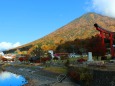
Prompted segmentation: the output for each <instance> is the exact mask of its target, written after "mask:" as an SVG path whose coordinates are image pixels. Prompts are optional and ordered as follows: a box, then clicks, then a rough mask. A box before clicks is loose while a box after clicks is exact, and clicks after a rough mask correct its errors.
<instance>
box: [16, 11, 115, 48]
mask: <svg viewBox="0 0 115 86" xmlns="http://www.w3.org/2000/svg"><path fill="white" fill-rule="evenodd" d="M94 23H97V24H99V25H100V26H101V27H103V28H105V29H107V30H110V31H113V32H115V19H114V18H110V17H107V16H102V15H100V14H96V13H87V14H84V15H83V16H81V17H80V18H77V19H75V20H73V21H72V22H70V23H68V24H67V25H65V26H63V27H61V28H59V29H57V30H56V31H54V32H52V33H50V34H48V35H46V36H44V37H43V38H41V39H38V40H35V41H33V42H31V43H28V44H25V45H22V46H20V47H18V48H22V47H26V46H29V45H34V44H37V43H41V44H55V43H59V42H60V41H63V42H66V41H72V40H75V39H76V38H78V39H85V38H88V37H91V36H94V35H96V34H97V33H98V31H96V29H95V27H94V26H93V25H94Z"/></svg>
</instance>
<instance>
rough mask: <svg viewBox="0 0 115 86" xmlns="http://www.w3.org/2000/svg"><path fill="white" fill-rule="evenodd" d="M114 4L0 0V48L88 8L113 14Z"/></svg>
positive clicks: (52, 27)
mask: <svg viewBox="0 0 115 86" xmlns="http://www.w3.org/2000/svg"><path fill="white" fill-rule="evenodd" d="M100 3H101V4H100ZM102 3H103V4H102ZM114 4H115V0H113V1H112V0H111V2H110V0H102V1H101V0H0V32H1V33H0V50H1V49H9V48H12V47H17V46H20V45H23V44H26V43H29V42H32V41H34V40H37V39H39V38H42V37H44V36H45V35H48V34H49V33H51V32H53V31H55V30H57V29H58V28H60V27H62V26H64V25H66V24H68V23H69V22H71V21H72V20H74V19H75V18H78V17H80V16H82V15H83V14H85V13H87V12H97V13H100V14H104V15H107V16H111V17H114V15H115V11H114V9H115V6H114ZM106 6H108V9H107V8H106ZM110 12H112V13H111V15H110Z"/></svg>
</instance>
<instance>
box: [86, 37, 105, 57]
mask: <svg viewBox="0 0 115 86" xmlns="http://www.w3.org/2000/svg"><path fill="white" fill-rule="evenodd" d="M87 47H88V48H87V49H88V52H89V51H90V52H92V54H93V56H97V59H98V57H99V56H104V55H105V54H106V47H105V45H103V44H102V39H101V38H100V37H99V36H95V37H92V38H91V39H89V43H88V46H87Z"/></svg>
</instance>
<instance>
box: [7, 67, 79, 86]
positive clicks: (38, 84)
mask: <svg viewBox="0 0 115 86" xmlns="http://www.w3.org/2000/svg"><path fill="white" fill-rule="evenodd" d="M5 70H6V71H9V72H12V73H15V74H18V75H22V76H23V77H25V79H26V80H27V81H28V83H27V84H25V85H23V86H79V85H77V84H76V83H74V82H71V81H70V80H69V79H65V80H64V81H63V82H62V83H57V76H58V75H59V74H56V73H52V72H49V71H44V70H43V69H42V68H40V67H36V68H35V69H34V70H33V69H31V68H25V67H15V66H7V67H5Z"/></svg>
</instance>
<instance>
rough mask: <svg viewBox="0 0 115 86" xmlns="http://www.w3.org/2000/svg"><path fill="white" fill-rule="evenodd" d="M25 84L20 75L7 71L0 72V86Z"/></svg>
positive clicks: (20, 85) (21, 85)
mask: <svg viewBox="0 0 115 86" xmlns="http://www.w3.org/2000/svg"><path fill="white" fill-rule="evenodd" d="M26 83H27V81H26V79H25V78H24V77H23V76H21V75H16V74H13V73H11V72H7V71H2V72H0V86H23V85H24V84H26Z"/></svg>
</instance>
